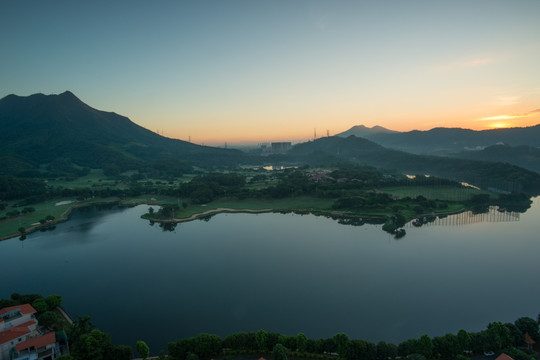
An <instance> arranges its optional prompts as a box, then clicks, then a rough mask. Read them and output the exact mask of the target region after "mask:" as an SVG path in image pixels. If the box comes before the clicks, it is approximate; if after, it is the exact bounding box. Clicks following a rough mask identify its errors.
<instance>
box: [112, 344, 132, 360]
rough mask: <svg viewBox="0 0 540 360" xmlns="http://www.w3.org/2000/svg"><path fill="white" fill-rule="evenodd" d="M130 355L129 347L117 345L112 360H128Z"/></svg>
mask: <svg viewBox="0 0 540 360" xmlns="http://www.w3.org/2000/svg"><path fill="white" fill-rule="evenodd" d="M132 353H133V350H132V349H131V346H127V345H118V346H117V347H116V348H115V349H114V360H130V359H131V355H132Z"/></svg>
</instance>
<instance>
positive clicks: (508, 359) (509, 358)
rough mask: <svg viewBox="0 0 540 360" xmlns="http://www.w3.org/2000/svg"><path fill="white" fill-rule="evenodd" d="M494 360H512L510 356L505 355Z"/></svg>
mask: <svg viewBox="0 0 540 360" xmlns="http://www.w3.org/2000/svg"><path fill="white" fill-rule="evenodd" d="M495 360H514V359H512V358H511V357H510V356H508V355H506V354H505V353H502V354H501V355H499V356H497V358H496V359H495Z"/></svg>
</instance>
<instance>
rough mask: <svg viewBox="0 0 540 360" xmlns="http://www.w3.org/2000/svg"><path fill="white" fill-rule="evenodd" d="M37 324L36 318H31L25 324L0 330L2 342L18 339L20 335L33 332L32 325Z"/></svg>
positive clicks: (0, 342) (0, 340)
mask: <svg viewBox="0 0 540 360" xmlns="http://www.w3.org/2000/svg"><path fill="white" fill-rule="evenodd" d="M36 324H37V322H36V320H30V321H27V322H25V323H24V324H20V325H17V326H14V327H12V328H9V329H8V330H4V331H2V332H0V344H4V343H7V342H8V341H11V340H13V339H17V338H18V337H21V336H24V335H26V334H29V333H31V332H32V330H30V326H32V325H36Z"/></svg>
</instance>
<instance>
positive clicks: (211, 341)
mask: <svg viewBox="0 0 540 360" xmlns="http://www.w3.org/2000/svg"><path fill="white" fill-rule="evenodd" d="M193 342H194V352H195V353H196V354H197V355H199V357H202V358H210V357H213V356H216V355H218V354H219V353H220V352H221V349H222V348H223V340H221V338H220V337H219V336H217V335H212V334H199V335H197V336H196V337H195V338H194V339H193Z"/></svg>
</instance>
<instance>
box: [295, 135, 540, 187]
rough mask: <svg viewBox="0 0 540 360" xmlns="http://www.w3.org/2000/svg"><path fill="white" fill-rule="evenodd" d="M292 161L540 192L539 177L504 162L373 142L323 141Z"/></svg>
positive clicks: (299, 150)
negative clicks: (415, 151) (346, 164)
mask: <svg viewBox="0 0 540 360" xmlns="http://www.w3.org/2000/svg"><path fill="white" fill-rule="evenodd" d="M289 156H290V157H291V159H293V160H295V161H297V162H305V163H308V164H311V165H314V166H318V165H332V164H338V163H344V162H351V163H357V164H362V165H369V166H374V167H377V168H386V169H392V170H398V171H400V172H404V173H408V174H430V175H435V176H441V177H446V178H449V179H454V180H457V181H465V182H468V183H471V184H475V185H477V186H480V187H483V188H487V187H492V188H496V189H500V190H504V191H525V192H528V193H531V194H537V193H539V192H540V174H538V173H535V172H532V171H529V170H526V169H523V168H521V167H518V166H514V165H511V164H505V163H496V162H488V161H477V160H468V159H458V158H450V157H439V156H428V155H416V154H410V153H406V152H403V151H399V150H393V149H388V148H385V147H383V146H381V145H379V144H376V143H374V142H372V141H370V140H367V139H363V138H357V137H355V136H352V135H351V136H349V137H347V138H341V137H337V136H333V137H325V138H320V139H317V140H314V141H309V142H306V143H301V144H297V145H295V146H294V147H293V148H292V149H291V151H289Z"/></svg>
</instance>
